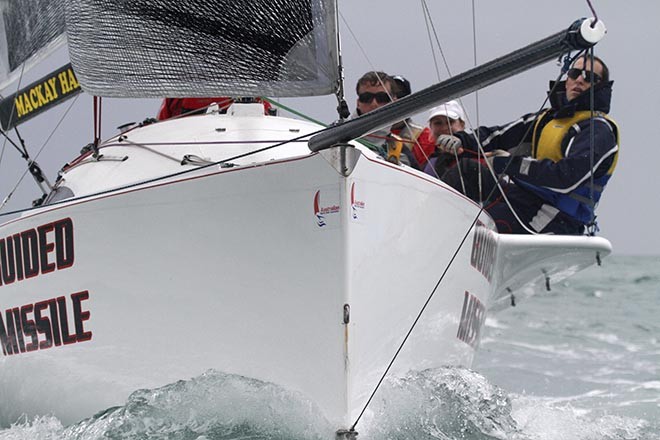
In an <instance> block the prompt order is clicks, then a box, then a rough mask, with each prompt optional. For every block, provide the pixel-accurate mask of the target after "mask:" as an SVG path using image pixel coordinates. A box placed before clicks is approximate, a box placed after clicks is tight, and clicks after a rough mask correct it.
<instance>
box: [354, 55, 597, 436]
mask: <svg viewBox="0 0 660 440" xmlns="http://www.w3.org/2000/svg"><path fill="white" fill-rule="evenodd" d="M581 54H582V52H579V53H578V54H577V55H575V56H574V57H572V59H571V60H570V62H568V61H567V62H565V63H564V66H563V67H562V69H561V71H560V73H559V76H558V77H557V79H556V81H555V83H554V86H553V88H552V89H551V90H550V92H549V93H548V95H547V96H546V98H545V99H544V101H543V103H542V104H541V107H540V108H539V110H538V111H537V112H536V113H535V114H534V115H535V117H534V119H536V118H538V116H539V115H540V114H541V112H542V111H543V108H544V107H545V105H546V103H547V102H548V100H549V98H550V96H552V94H553V93H554V91H555V89H556V88H557V86H558V85H559V80H560V79H561V77H562V76H563V75H564V73H565V72H564V69H565V68H566V66H568V65H569V64H571V63H572V62H573V61H574V60H575V59H577V58H578V57H579V56H580V55H581ZM533 126H534V124H530V126H529V127H528V128H527V131H526V132H525V134H524V135H523V137H522V138H521V140H520V142H519V144H518V145H517V147H516V148H518V147H520V146H521V145H522V143H523V141H524V139H526V138H527V136H528V135H529V133H530V131H531V129H532V127H533ZM592 132H593V130H592ZM475 138H476V139H477V140H478V139H479V135H478V133H477V134H476V136H475ZM478 147H479V149H480V150H481V151H482V154H485V152H483V147H482V145H481V143H478ZM511 163H512V159H511V158H510V159H509V160H508V161H507V163H506V165H505V167H504V170H503V171H502V173H501V174H500V177H497V176H496V174H495V171H494V170H493V168H492V166H491V165H490V163H488V162H487V161H486V164H487V168H488V170H489V171H490V173H491V175H492V176H493V178H494V179H495V182H496V186H495V187H493V188H492V189H491V191H490V193H489V194H488V196H487V197H486V200H489V199H490V198H491V197H492V196H493V195H494V193H495V191H496V190H497V189H499V191H500V194H501V195H502V197H503V199H504V200H505V202H506V204H507V206H508V207H509V209H510V210H511V212H512V213H513V215H514V216H515V218H516V220H517V221H518V222H519V223H520V225H521V226H522V227H523V228H524V229H525V230H526V231H527V232H529V233H530V234H532V235H538V233H537V232H536V231H533V230H531V229H529V228H527V226H526V225H525V223H524V222H523V221H522V220H521V219H520V218H519V217H518V215H517V213H516V212H515V210H514V209H513V207H512V206H511V203H510V202H509V200H508V198H507V197H506V194H505V193H504V190H503V189H502V186H501V184H500V180H501V179H502V178H504V176H506V171H507V169H508V168H509V166H510V165H511ZM457 166H458V165H457ZM592 168H593V166H592ZM485 209H486V207H485V206H483V205H482V206H480V208H479V211H478V212H477V214H476V216H475V218H474V220H473V221H472V223H471V224H470V227H469V228H468V229H467V231H466V232H465V234H464V236H463V238H462V239H461V241H460V243H459V245H458V248H457V249H456V250H455V252H454V254H453V255H452V258H451V259H450V260H449V262H448V263H447V266H446V267H445V269H444V271H443V272H442V275H441V276H440V279H439V280H438V282H437V283H436V285H435V287H434V288H433V290H432V291H431V293H430V294H429V296H428V298H427V299H426V302H425V303H424V305H423V306H422V308H421V309H420V311H419V313H418V315H417V317H416V318H415V320H414V321H413V323H412V325H411V327H410V329H409V330H408V333H407V334H406V336H405V337H404V339H403V341H402V342H401V344H400V345H399V347H398V349H397V350H396V352H395V354H394V356H393V357H392V359H391V360H390V363H389V364H388V366H387V368H386V369H385V372H384V373H383V374H382V376H381V377H380V379H379V381H378V383H377V384H376V386H375V388H374V390H373V391H372V393H371V395H370V396H369V399H368V400H367V402H366V404H365V405H364V407H363V408H362V410H361V411H360V414H359V415H358V417H357V419H356V420H355V422H354V423H353V425H352V426H351V428H350V431H355V427H356V426H357V424H358V422H359V421H360V419H361V418H362V415H363V414H364V412H365V411H366V410H367V407H368V406H369V404H370V403H371V401H372V400H373V397H374V396H375V394H376V392H377V391H378V389H379V388H380V386H381V384H382V382H383V381H384V380H385V377H386V376H387V373H388V372H389V370H390V369H391V367H392V365H393V364H394V362H395V360H396V358H397V357H398V355H399V353H400V352H401V350H402V349H403V346H404V345H405V344H406V342H407V341H408V338H409V336H410V335H411V333H412V331H413V330H414V328H415V326H416V325H417V323H418V322H419V319H420V318H421V316H422V314H423V313H424V310H426V307H427V306H428V304H429V302H430V301H431V299H432V298H433V296H434V295H435V293H436V292H437V290H438V287H439V286H440V284H441V283H442V281H443V279H444V277H445V275H446V274H447V271H448V270H449V269H450V267H451V265H452V264H453V263H454V261H455V259H456V256H457V255H458V252H459V251H460V250H461V248H462V247H463V245H464V244H465V242H466V240H467V238H468V237H469V235H470V232H471V231H472V229H473V228H474V227H475V225H476V224H477V221H478V220H479V217H480V216H481V214H482V213H483V211H484V210H485Z"/></svg>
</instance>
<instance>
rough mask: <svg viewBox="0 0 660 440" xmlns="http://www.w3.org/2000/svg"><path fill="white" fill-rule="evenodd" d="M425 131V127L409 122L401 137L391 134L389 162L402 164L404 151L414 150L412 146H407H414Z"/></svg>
mask: <svg viewBox="0 0 660 440" xmlns="http://www.w3.org/2000/svg"><path fill="white" fill-rule="evenodd" d="M423 131H424V127H420V126H419V125H417V124H413V123H412V122H410V121H408V122H407V123H406V125H405V126H404V127H403V129H402V130H401V132H400V134H399V135H396V134H394V133H390V134H389V136H388V140H387V160H388V161H389V162H392V163H396V164H400V163H401V159H400V158H401V153H402V151H403V149H404V148H410V149H411V150H412V145H411V146H410V147H409V146H408V145H406V144H408V143H411V144H414V143H415V142H417V138H419V136H420V135H421V134H422V132H423Z"/></svg>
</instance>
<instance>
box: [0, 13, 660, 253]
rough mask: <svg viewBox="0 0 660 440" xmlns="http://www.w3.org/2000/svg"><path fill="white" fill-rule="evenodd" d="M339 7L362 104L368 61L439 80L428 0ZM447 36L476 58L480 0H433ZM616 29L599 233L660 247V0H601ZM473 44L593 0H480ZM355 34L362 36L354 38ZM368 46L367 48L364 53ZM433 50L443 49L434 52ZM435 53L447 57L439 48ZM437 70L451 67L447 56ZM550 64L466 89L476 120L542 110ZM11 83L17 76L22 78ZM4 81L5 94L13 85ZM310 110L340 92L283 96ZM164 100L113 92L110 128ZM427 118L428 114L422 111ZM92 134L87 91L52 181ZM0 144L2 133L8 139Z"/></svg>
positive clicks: (49, 123)
mask: <svg viewBox="0 0 660 440" xmlns="http://www.w3.org/2000/svg"><path fill="white" fill-rule="evenodd" d="M339 1H340V3H339V5H340V11H341V14H342V16H343V18H344V19H345V20H346V23H348V25H349V26H350V28H351V30H352V31H353V33H354V34H355V37H356V38H357V42H356V39H355V38H353V36H352V35H351V33H349V32H348V30H347V29H346V26H345V24H344V22H343V21H342V20H340V28H341V29H342V53H343V59H344V65H345V76H346V94H347V100H348V102H349V106H350V108H351V110H353V109H354V108H355V100H356V96H355V82H356V80H357V79H358V78H359V77H360V76H361V75H362V74H363V73H364V72H366V71H368V70H372V69H377V70H383V71H385V72H387V73H390V74H400V75H403V76H405V77H406V78H408V79H409V80H410V81H411V83H412V86H413V91H415V90H420V89H422V88H424V87H427V86H429V85H431V84H433V83H435V82H437V81H438V75H437V73H436V67H435V65H434V61H433V55H432V52H431V48H430V42H429V37H428V34H427V30H426V26H425V21H424V15H423V12H422V11H423V9H422V3H421V1H416V0H397V1H395V0H379V1H377V2H374V1H371V0H370V1H367V0H339ZM427 3H428V5H429V8H430V10H431V14H432V19H433V23H434V25H435V29H436V31H437V33H438V38H439V40H440V44H441V45H442V49H443V52H444V54H445V56H446V58H447V63H448V64H449V69H450V70H451V73H452V74H457V73H460V72H462V71H464V70H467V69H469V68H471V67H473V65H474V53H473V50H474V49H473V27H472V2H471V1H468V0H462V1H460V0H459V1H457V0H452V1H448V0H427ZM592 3H593V4H594V7H595V8H596V12H597V13H598V16H599V18H601V19H602V20H603V21H604V22H605V24H606V26H607V28H608V35H607V36H606V37H605V39H604V40H603V41H602V42H601V43H600V44H599V45H598V46H597V47H596V54H597V55H598V56H601V57H602V58H604V60H605V61H606V63H607V64H608V65H609V67H610V71H611V76H612V79H613V80H614V81H615V84H614V93H613V101H612V111H611V116H613V117H614V119H616V121H617V122H618V124H619V126H620V128H621V154H620V158H619V164H618V167H617V169H616V172H615V174H614V177H613V178H612V180H611V181H610V183H609V185H608V187H607V189H606V191H605V193H604V195H603V198H602V200H601V204H600V207H599V209H598V211H597V213H598V220H599V223H600V227H601V232H600V235H602V236H604V237H606V238H608V239H609V240H610V241H611V242H612V244H613V246H614V251H615V253H618V254H660V234H658V233H656V232H654V228H655V222H656V221H657V219H658V217H660V208H659V207H658V206H657V202H658V201H659V200H660V196H658V192H659V190H658V189H656V188H655V187H654V186H653V183H652V182H655V181H656V179H657V178H656V169H658V168H659V167H660V148H659V147H658V146H657V145H656V143H657V140H656V139H657V137H658V136H657V135H656V133H655V129H654V127H655V126H656V121H655V119H657V117H656V114H657V112H658V109H659V108H660V88H659V87H658V86H657V79H658V78H660V59H659V58H660V57H659V56H658V52H657V44H658V43H659V42H660V26H658V23H657V20H658V19H659V18H660V2H657V1H655V0H640V1H625V2H624V1H615V0H608V1H604V0H593V1H592ZM475 5H476V23H477V27H476V50H477V59H478V62H480V63H481V62H485V61H488V60H490V59H492V58H495V57H498V56H501V55H503V54H505V53H508V52H510V51H512V50H515V49H516V48H519V47H522V46H524V45H527V44H529V43H532V42H534V41H537V40H539V39H541V38H543V37H546V36H548V35H550V34H553V33H555V32H557V31H560V30H562V29H564V28H566V27H568V25H570V24H571V22H572V21H573V20H575V19H577V18H580V17H586V16H590V15H591V13H590V11H589V9H588V6H587V3H586V0H585V1H583V0H555V1H553V2H542V1H537V0H498V1H493V0H475ZM358 42H359V45H358ZM359 46H361V47H362V48H363V49H364V51H365V52H366V56H367V57H368V59H367V58H365V55H364V54H363V53H362V51H361V49H360V47H359ZM436 53H437V52H436ZM438 56H439V55H438ZM66 62H68V55H67V53H66V50H65V49H62V50H59V51H57V52H56V53H55V54H54V55H53V56H51V57H49V58H48V59H47V60H45V61H44V62H43V63H42V64H41V65H40V66H39V67H38V68H35V69H33V70H32V71H30V72H28V73H27V74H26V75H25V78H24V79H23V81H22V83H23V85H26V84H28V83H30V82H32V81H34V80H36V79H38V78H40V77H41V76H43V75H45V74H47V73H49V72H50V71H52V70H55V69H56V68H58V67H60V66H61V65H63V64H65V63H66ZM440 63H441V66H440V74H441V76H440V79H442V80H444V79H447V77H448V74H447V71H446V69H445V68H444V65H442V61H441V60H440ZM558 69H559V68H558V66H557V65H556V64H555V63H554V62H550V63H547V64H546V65H544V66H541V67H538V68H535V69H534V70H532V71H528V72H526V73H524V74H521V75H518V76H517V77H514V78H511V79H508V80H506V81H503V82H501V83H499V84H496V85H493V86H490V87H489V88H487V89H484V90H482V91H481V92H480V93H479V112H478V113H477V111H476V107H475V98H474V95H471V96H468V97H466V98H464V100H463V103H464V104H465V105H466V107H467V110H468V113H469V116H470V119H471V121H472V123H473V124H476V123H477V121H479V123H480V124H481V125H501V124H504V123H506V122H509V121H511V120H514V119H516V118H517V117H518V116H520V115H522V114H524V113H528V112H532V111H536V110H537V109H538V108H539V106H540V105H541V104H542V102H543V99H544V98H545V92H546V90H547V82H548V80H550V79H554V78H555V77H556V76H557V73H558V71H559V70H558ZM14 87H15V86H14ZM13 91H14V90H13V89H5V90H3V91H2V94H3V95H5V96H6V95H8V94H11V93H13ZM71 102H72V101H68V102H66V103H64V104H62V105H60V106H59V107H57V108H56V109H53V110H51V111H49V112H48V113H47V114H44V115H41V116H38V117H36V118H35V119H33V120H32V121H29V122H27V123H25V124H23V125H21V126H20V128H19V129H20V130H21V133H22V135H23V137H24V138H25V140H26V143H27V147H28V150H29V151H30V154H31V155H33V156H35V155H36V154H37V152H38V151H39V150H40V149H41V148H42V146H43V145H44V143H45V142H46V140H47V139H48V137H49V136H50V135H51V133H52V131H53V130H54V128H55V126H56V125H57V124H58V123H59V121H60V119H61V118H62V116H63V115H64V113H65V112H66V110H67V109H68V107H69V104H70V103H71ZM286 102H287V104H291V105H294V106H295V107H297V108H298V109H300V110H302V111H303V112H305V113H307V114H309V115H310V116H312V117H315V118H317V119H320V120H323V121H327V122H330V121H332V120H334V119H335V118H336V113H335V110H334V109H335V107H336V103H335V100H334V98H333V97H321V98H306V99H296V100H287V101H286ZM158 106H159V102H158V101H154V100H142V101H138V102H134V101H128V100H121V99H115V100H105V106H104V117H105V118H104V122H103V137H104V138H107V137H109V136H111V135H113V134H114V133H115V132H116V130H115V127H117V126H118V125H121V124H123V123H125V122H129V121H141V120H142V119H144V118H146V117H151V116H155V114H156V112H157V110H158ZM415 119H416V120H417V121H418V122H420V123H425V122H426V121H425V118H424V115H419V116H418V117H417V118H415ZM92 136H93V126H92V104H91V98H90V97H89V96H86V95H81V96H80V98H79V99H78V100H77V102H76V104H75V105H74V106H73V107H72V109H71V111H70V113H69V114H68V116H67V117H66V118H65V119H64V121H63V122H62V125H61V127H60V129H59V130H58V131H56V132H55V134H54V135H53V136H52V138H51V139H50V141H48V143H47V144H46V147H45V148H44V149H43V151H42V152H41V153H40V155H39V157H38V159H37V161H38V162H39V164H40V165H41V166H42V168H43V169H44V171H45V174H46V175H47V176H48V177H49V178H50V179H52V180H54V178H55V176H56V173H57V170H59V169H60V168H61V167H62V165H64V163H66V162H67V161H69V160H71V159H73V158H74V157H75V156H76V155H77V152H78V151H79V150H80V148H81V147H82V146H84V145H85V144H87V143H89V142H91V140H92ZM0 145H1V143H0ZM24 169H25V162H24V161H23V160H22V159H21V158H20V157H19V155H18V153H17V152H16V151H15V150H14V149H13V147H11V146H9V145H8V144H7V145H6V146H5V151H4V153H3V156H2V162H0V200H2V199H4V198H5V197H6V196H7V194H8V193H9V192H10V191H11V190H12V189H13V188H14V185H15V184H16V182H17V181H18V179H19V177H20V175H21V174H22V173H23V171H24ZM38 196H39V191H38V189H37V186H36V184H35V183H34V182H33V180H32V178H31V177H30V176H29V175H28V176H27V177H26V178H25V179H24V180H23V182H22V183H21V185H20V186H19V187H18V189H17V190H16V192H15V194H14V195H13V197H12V199H11V201H10V202H9V203H8V204H7V206H6V207H5V208H4V209H3V211H2V212H7V211H9V210H12V209H18V208H22V207H25V206H27V205H29V204H30V202H31V201H32V200H33V199H35V198H37V197H38Z"/></svg>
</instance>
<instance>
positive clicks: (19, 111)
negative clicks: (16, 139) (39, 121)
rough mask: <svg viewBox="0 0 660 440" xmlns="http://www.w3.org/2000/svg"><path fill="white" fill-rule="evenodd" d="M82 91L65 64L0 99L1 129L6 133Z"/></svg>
mask: <svg viewBox="0 0 660 440" xmlns="http://www.w3.org/2000/svg"><path fill="white" fill-rule="evenodd" d="M81 91H82V89H81V88H80V83H79V82H78V79H77V78H76V75H75V73H74V72H73V68H72V67H71V64H67V65H66V66H63V67H61V68H59V69H58V70H56V71H54V72H52V73H51V74H49V75H47V76H45V77H43V78H41V79H40V80H38V81H35V82H33V83H32V84H30V85H29V86H27V87H25V88H24V89H21V90H19V91H18V92H16V93H14V94H13V95H11V96H8V97H7V98H5V99H4V100H2V101H1V102H0V121H1V122H2V128H3V130H9V129H11V128H13V127H15V126H17V125H18V124H20V123H22V122H24V121H27V120H28V119H30V118H32V117H33V116H36V115H38V114H39V113H41V112H43V111H46V110H48V109H49V108H51V107H53V106H54V105H57V104H59V103H61V102H63V101H65V100H66V99H68V98H71V97H73V96H75V95H77V94H78V93H80V92H81Z"/></svg>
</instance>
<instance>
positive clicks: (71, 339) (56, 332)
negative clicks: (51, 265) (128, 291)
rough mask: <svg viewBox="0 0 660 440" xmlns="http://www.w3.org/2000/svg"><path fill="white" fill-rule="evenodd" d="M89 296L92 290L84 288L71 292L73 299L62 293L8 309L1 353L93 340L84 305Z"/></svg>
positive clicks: (0, 327)
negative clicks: (86, 327) (86, 322)
mask: <svg viewBox="0 0 660 440" xmlns="http://www.w3.org/2000/svg"><path fill="white" fill-rule="evenodd" d="M88 299H89V292H88V291H87V290H84V291H82V292H76V293H72V294H71V297H70V299H67V297H65V296H60V297H58V298H51V299H48V300H45V301H39V302H37V303H34V304H25V305H23V306H20V307H13V308H10V309H7V310H5V313H4V318H3V316H2V314H0V345H2V354H3V355H5V356H11V355H16V354H22V353H29V352H31V351H36V350H45V349H48V348H52V347H59V346H60V345H68V344H75V343H77V342H84V341H89V340H91V339H92V332H91V331H85V321H87V320H89V318H90V312H89V310H84V305H83V302H84V301H87V300H88ZM71 318H73V325H70V324H71V322H72V321H71Z"/></svg>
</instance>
